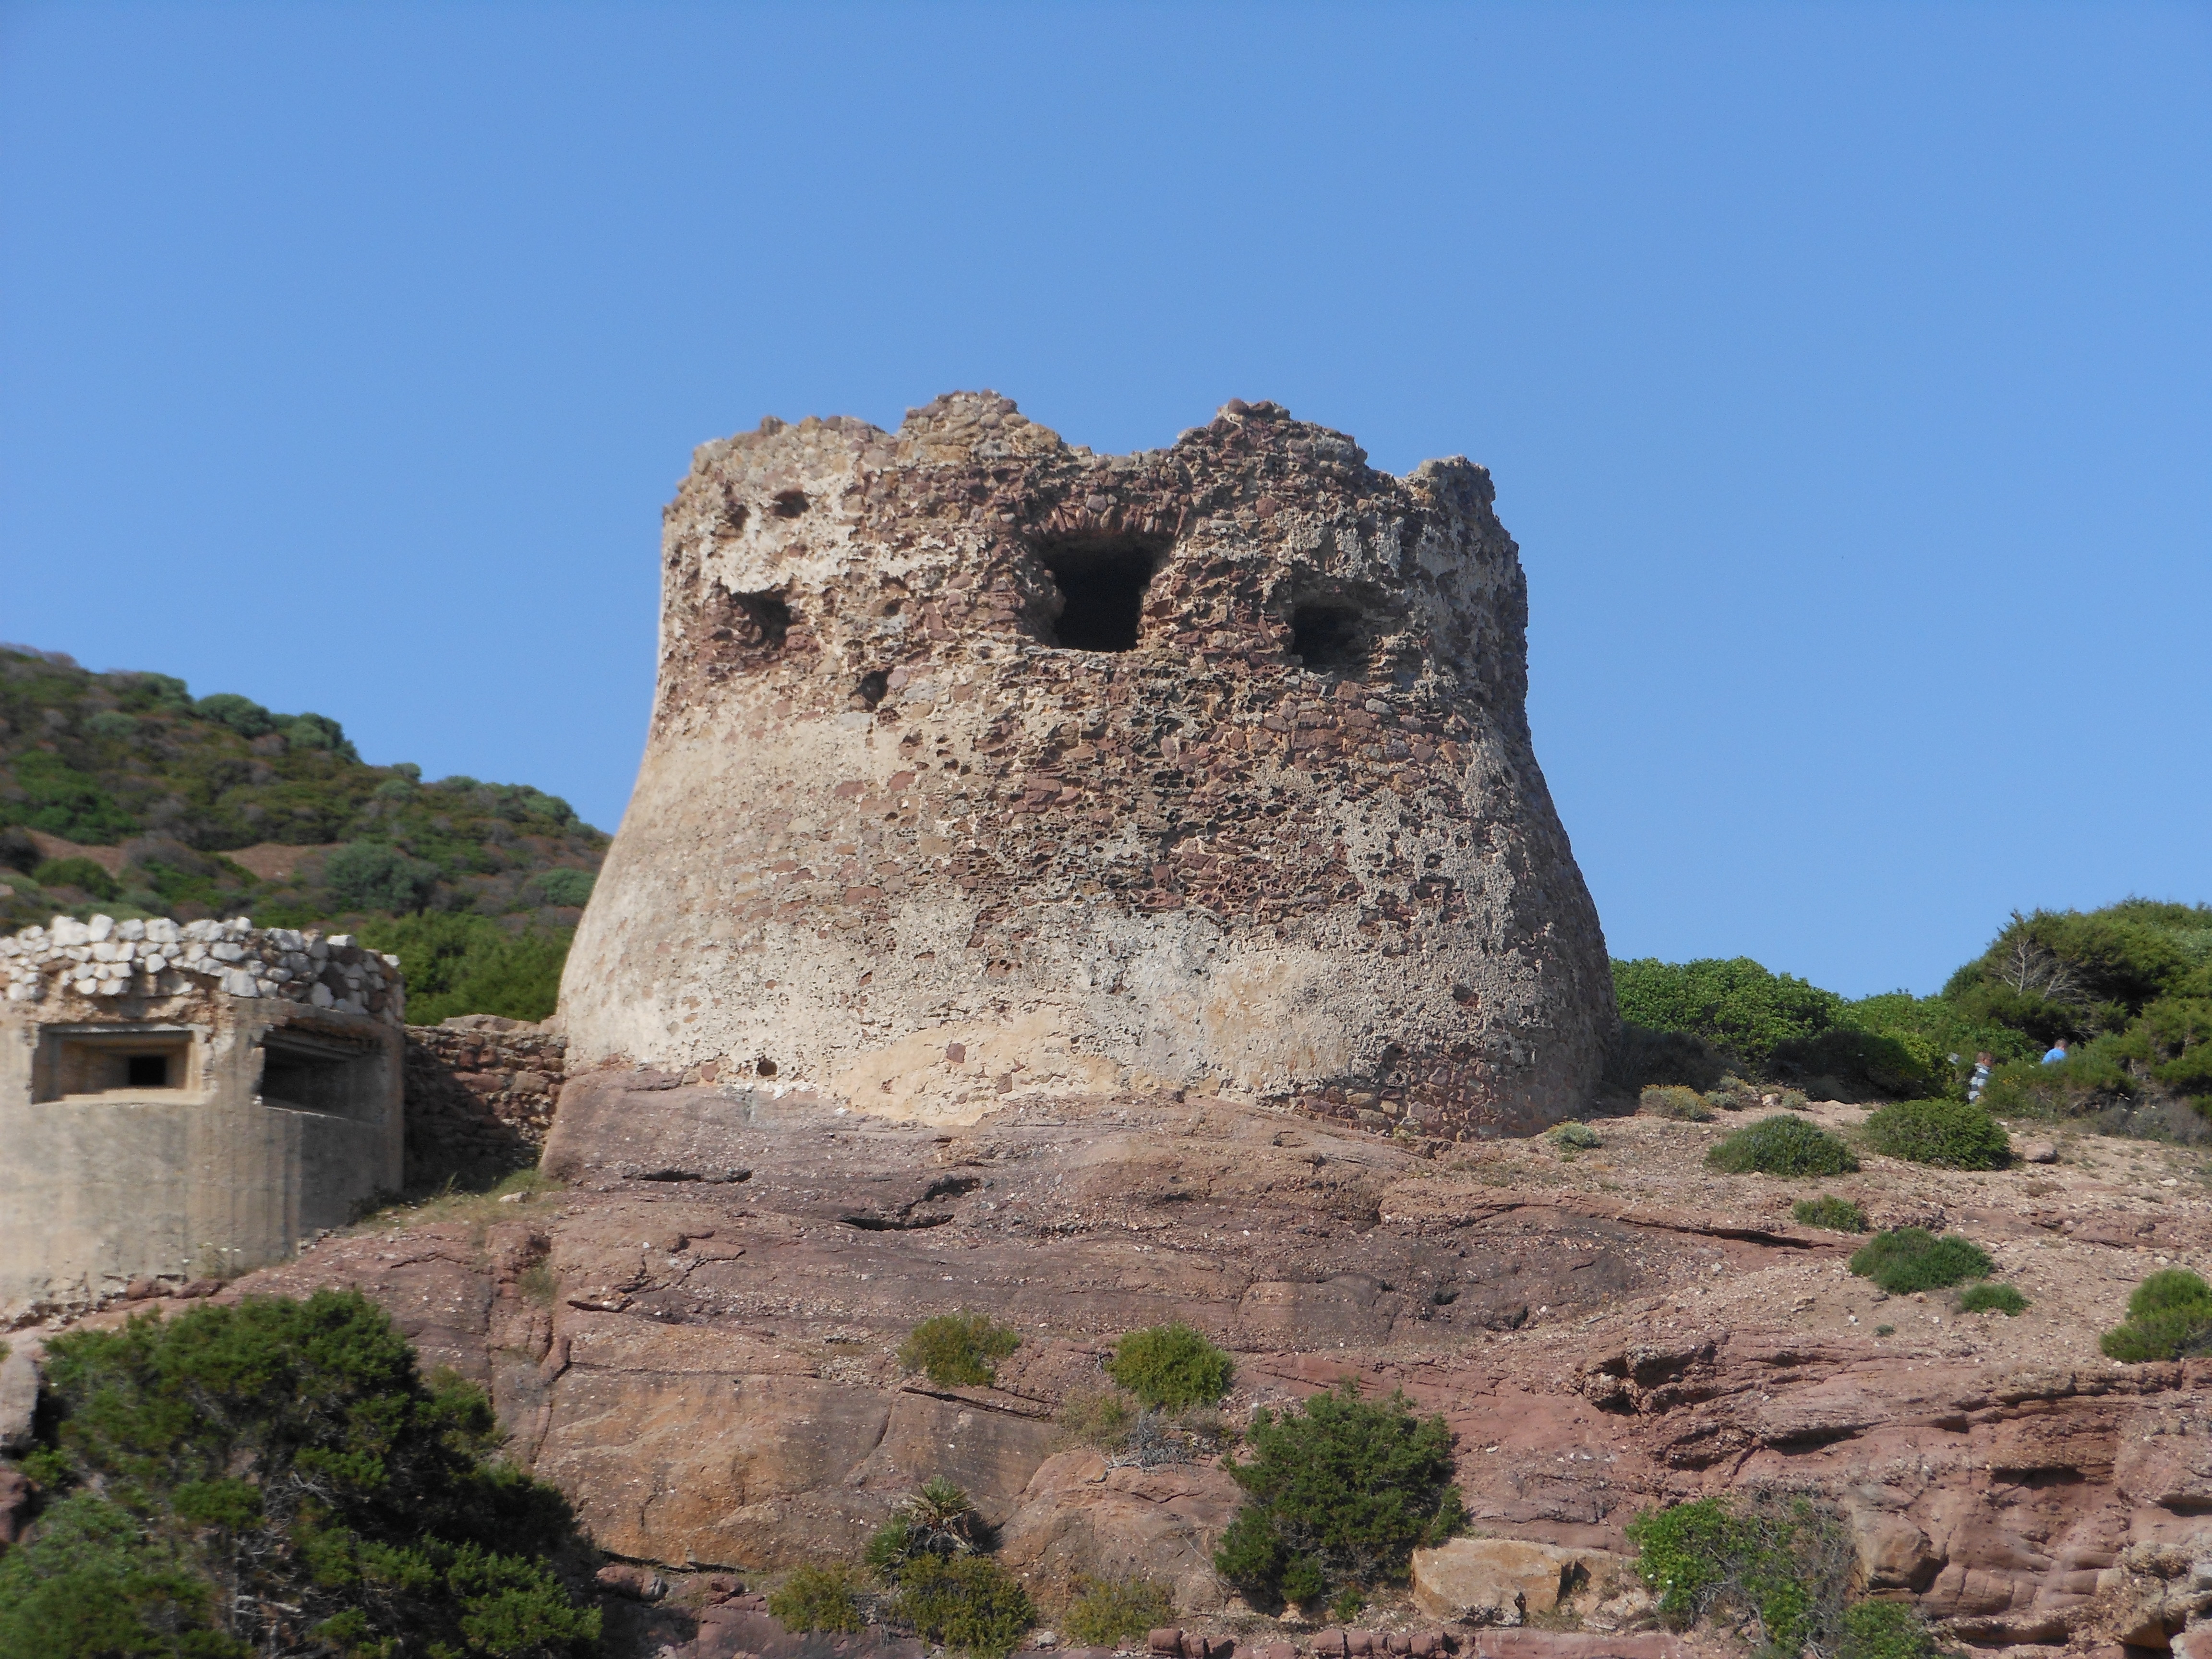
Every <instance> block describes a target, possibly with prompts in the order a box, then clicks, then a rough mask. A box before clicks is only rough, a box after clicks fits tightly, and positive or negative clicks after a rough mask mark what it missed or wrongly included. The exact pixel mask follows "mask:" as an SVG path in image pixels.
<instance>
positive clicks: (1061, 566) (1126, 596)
mask: <svg viewBox="0 0 2212 1659" xmlns="http://www.w3.org/2000/svg"><path fill="white" fill-rule="evenodd" d="M1166 551H1167V549H1166V548H1165V547H1164V545H1163V544H1161V543H1160V542H1159V541H1158V538H1152V537H1146V536H1114V537H1096V538H1082V539H1069V540H1066V541H1057V542H1048V543H1046V544H1044V545H1043V546H1042V547H1040V548H1038V549H1037V559H1038V561H1039V562H1041V563H1042V565H1043V566H1044V568H1046V569H1048V570H1049V571H1051V572H1052V579H1053V580H1054V581H1055V582H1057V583H1059V584H1060V599H1061V605H1060V617H1059V620H1058V621H1057V622H1055V623H1054V625H1053V633H1052V637H1051V638H1050V639H1049V640H1048V641H1046V643H1047V644H1048V645H1055V646H1058V647H1060V649H1061V650H1063V651H1133V650H1135V649H1136V647H1137V634H1138V631H1139V629H1140V628H1141V627H1142V626H1143V623H1144V619H1145V590H1146V588H1147V587H1149V586H1152V577H1153V575H1154V574H1155V573H1157V572H1158V569H1159V568H1160V560H1161V557H1162V556H1163V555H1164V554H1165V552H1166Z"/></svg>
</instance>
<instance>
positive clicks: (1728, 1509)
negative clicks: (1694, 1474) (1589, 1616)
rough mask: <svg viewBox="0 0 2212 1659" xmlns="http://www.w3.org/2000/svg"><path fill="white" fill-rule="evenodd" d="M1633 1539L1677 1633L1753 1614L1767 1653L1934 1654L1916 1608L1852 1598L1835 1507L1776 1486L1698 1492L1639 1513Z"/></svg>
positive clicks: (1866, 1657) (1847, 1544)
mask: <svg viewBox="0 0 2212 1659" xmlns="http://www.w3.org/2000/svg"><path fill="white" fill-rule="evenodd" d="M1628 1539H1629V1541H1630V1542H1631V1543H1632V1544H1633V1545H1635V1546H1636V1547H1637V1549H1638V1551H1639V1552H1640V1553H1639V1554H1638V1558H1637V1562H1636V1570H1637V1571H1638V1574H1639V1575H1641V1577H1643V1579H1644V1583H1645V1584H1646V1585H1648V1586H1649V1587H1650V1589H1651V1590H1652V1591H1653V1593H1654V1594H1655V1595H1657V1597H1658V1612H1659V1616H1660V1618H1661V1620H1662V1621H1663V1622H1665V1623H1666V1624H1668V1625H1670V1626H1674V1628H1676V1629H1682V1628H1685V1627H1686V1626H1690V1625H1692V1624H1694V1623H1695V1622H1696V1621H1697V1620H1699V1619H1703V1618H1710V1617H1714V1616H1717V1615H1723V1614H1733V1615H1735V1616H1738V1617H1741V1618H1746V1619H1748V1620H1750V1621H1751V1623H1752V1626H1753V1635H1754V1638H1755V1643H1754V1650H1755V1651H1756V1652H1757V1653H1758V1654H1759V1656H1760V1659H1799V1656H1800V1655H1802V1654H1804V1653H1806V1652H1808V1651H1809V1652H1815V1653H1826V1654H1830V1655H1832V1656H1834V1659H1931V1656H1933V1654H1934V1653H1935V1651H1936V1649H1935V1646H1934V1644H1933V1643H1932V1642H1931V1641H1930V1640H1929V1637H1928V1634H1927V1632H1926V1630H1925V1629H1924V1628H1923V1626H1921V1624H1920V1620H1919V1619H1918V1617H1917V1615H1916V1614H1914V1613H1913V1612H1912V1610H1911V1608H1910V1607H1898V1610H1897V1611H1896V1612H1891V1611H1887V1609H1889V1608H1891V1607H1897V1604H1894V1603H1889V1602H1875V1601H1861V1602H1858V1603H1856V1604H1854V1603H1853V1602H1852V1601H1851V1599H1850V1584H1851V1575H1852V1572H1853V1571H1854V1569H1855V1567H1856V1566H1857V1555H1856V1552H1855V1551H1854V1549H1853V1548H1852V1545H1851V1540H1850V1529H1849V1528H1847V1527H1846V1526H1845V1525H1844V1521H1843V1517H1842V1516H1841V1515H1839V1514H1838V1512H1837V1510H1835V1509H1834V1507H1833V1506H1832V1505H1831V1504H1826V1503H1822V1502H1818V1501H1816V1500H1814V1499H1812V1498H1805V1497H1802V1496H1798V1495H1794V1494H1784V1493H1778V1492H1751V1493H1748V1494H1746V1495H1742V1496H1739V1497H1731V1498H1699V1499H1698V1500H1697V1501H1696V1502H1694V1503H1690V1504H1674V1505H1673V1506H1672V1507H1671V1508H1668V1509H1663V1510H1651V1511H1649V1512H1647V1513H1645V1514H1644V1515H1640V1516H1638V1517H1637V1518H1636V1519H1635V1520H1633V1521H1632V1522H1629V1523H1628ZM1869 1608H1881V1609H1884V1610H1883V1611H1880V1612H1872V1613H1869V1612H1868V1611H1867V1609H1869ZM1900 1614H1901V1615H1902V1616H1901V1617H1900Z"/></svg>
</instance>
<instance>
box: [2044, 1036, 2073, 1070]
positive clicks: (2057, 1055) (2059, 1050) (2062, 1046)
mask: <svg viewBox="0 0 2212 1659" xmlns="http://www.w3.org/2000/svg"><path fill="white" fill-rule="evenodd" d="M2066 1057H2067V1056H2066V1039H2065V1038H2064V1037H2061V1038H2059V1039H2058V1041H2057V1042H2054V1043H2052V1044H2051V1052H2050V1053H2048V1054H2045V1055H2044V1057H2043V1063H2044V1064H2045V1066H2056V1065H2057V1063H2058V1062H2059V1061H2060V1060H2064V1059H2065V1058H2066Z"/></svg>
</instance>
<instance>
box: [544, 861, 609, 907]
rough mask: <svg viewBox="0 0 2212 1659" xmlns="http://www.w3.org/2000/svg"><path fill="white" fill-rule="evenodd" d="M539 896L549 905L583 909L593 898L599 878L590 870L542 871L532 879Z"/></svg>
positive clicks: (567, 868) (564, 869) (566, 867)
mask: <svg viewBox="0 0 2212 1659" xmlns="http://www.w3.org/2000/svg"><path fill="white" fill-rule="evenodd" d="M531 881H532V885H533V886H535V887H536V888H537V889H538V896H539V897H540V898H541V899H543V900H544V902H546V903H548V904H558V905H566V906H571V907H574V908H582V907H583V905H584V904H585V903H586V902H587V901H589V899H590V898H591V896H592V887H593V886H594V885H595V884H597V883H598V881H599V878H598V877H597V876H595V875H593V874H592V872H590V871H589V870H575V869H571V868H569V867H568V866H562V867H560V868H558V869H554V870H541V871H539V872H538V873H537V874H536V875H535V876H533V877H532V878H531Z"/></svg>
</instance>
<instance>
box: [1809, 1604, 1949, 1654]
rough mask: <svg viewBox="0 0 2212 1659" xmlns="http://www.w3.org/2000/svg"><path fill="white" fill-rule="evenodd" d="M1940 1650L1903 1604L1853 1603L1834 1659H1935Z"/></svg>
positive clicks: (1940, 1647)
mask: <svg viewBox="0 0 2212 1659" xmlns="http://www.w3.org/2000/svg"><path fill="white" fill-rule="evenodd" d="M1942 1651H1943V1650H1942V1646H1941V1645H1940V1644H1938V1643H1937V1642H1936V1638H1935V1636H1934V1635H1933V1634H1932V1633H1931V1632H1929V1628H1928V1626H1926V1625H1925V1624H1923V1622H1921V1618H1920V1615H1919V1614H1918V1613H1916V1612H1914V1611H1913V1609H1912V1606H1911V1603H1910V1602H1906V1601H1854V1602H1853V1603H1852V1604H1851V1605H1850V1607H1849V1608H1848V1609H1846V1610H1845V1612H1844V1634H1843V1638H1842V1639H1841V1640H1840V1641H1838V1643H1837V1644H1836V1656H1835V1659H1938V1656H1940V1655H1941V1654H1942Z"/></svg>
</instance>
